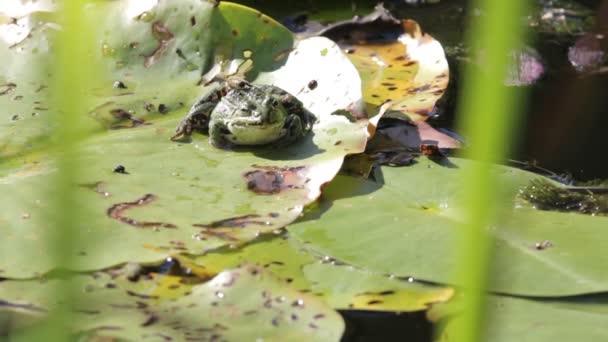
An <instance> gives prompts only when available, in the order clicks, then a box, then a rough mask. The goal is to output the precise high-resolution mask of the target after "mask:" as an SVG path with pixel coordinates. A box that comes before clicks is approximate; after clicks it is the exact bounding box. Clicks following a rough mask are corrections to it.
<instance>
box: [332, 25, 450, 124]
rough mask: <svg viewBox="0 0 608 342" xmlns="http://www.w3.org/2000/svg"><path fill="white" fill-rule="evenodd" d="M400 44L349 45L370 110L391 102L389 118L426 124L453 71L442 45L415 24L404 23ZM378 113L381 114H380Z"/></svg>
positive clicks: (398, 42)
mask: <svg viewBox="0 0 608 342" xmlns="http://www.w3.org/2000/svg"><path fill="white" fill-rule="evenodd" d="M402 25H403V27H404V33H403V34H402V35H401V36H400V37H399V38H398V40H397V41H386V42H383V41H380V42H373V41H371V42H362V43H360V44H354V45H345V46H344V48H345V50H346V51H348V52H349V54H348V56H349V57H350V59H351V60H352V61H353V63H354V64H355V66H356V67H357V69H358V70H359V72H360V73H361V77H362V79H363V93H364V98H365V102H366V104H367V106H368V110H370V111H371V110H373V108H377V107H378V106H380V105H381V104H384V103H386V102H387V101H390V102H391V105H390V110H389V111H388V112H387V113H386V114H385V116H387V117H391V116H392V117H399V113H401V116H403V114H405V115H406V116H407V117H409V118H410V119H411V120H412V121H414V122H419V121H424V120H426V119H427V118H428V116H429V115H430V114H431V111H432V110H433V108H434V106H435V103H436V102H437V100H439V98H441V96H442V95H443V93H444V92H445V89H446V88H447V86H448V81H449V67H448V62H447V60H446V58H445V53H444V51H443V48H442V47H441V44H439V42H437V41H436V40H435V39H433V37H431V36H430V35H428V34H422V33H421V29H420V26H418V24H417V23H416V22H414V21H412V20H406V21H403V24H402ZM376 111H377V110H376Z"/></svg>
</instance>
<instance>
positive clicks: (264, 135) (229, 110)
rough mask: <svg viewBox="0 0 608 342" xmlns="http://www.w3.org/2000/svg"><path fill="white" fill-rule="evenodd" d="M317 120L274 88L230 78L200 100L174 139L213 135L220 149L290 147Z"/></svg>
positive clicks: (290, 96)
mask: <svg viewBox="0 0 608 342" xmlns="http://www.w3.org/2000/svg"><path fill="white" fill-rule="evenodd" d="M315 120H316V118H315V116H314V115H313V114H312V113H310V112H308V111H307V110H306V109H305V108H304V106H303V105H302V102H300V101H299V100H298V99H297V98H296V97H295V96H293V95H291V94H289V93H288V92H286V91H285V90H283V89H281V88H279V87H276V86H273V85H256V84H252V83H250V82H247V81H246V80H244V79H243V78H239V77H229V78H227V79H226V80H224V81H222V82H219V83H215V84H213V88H212V90H211V91H210V92H208V93H207V94H205V95H204V96H202V97H201V98H200V99H198V100H197V101H196V102H195V103H194V105H193V106H192V108H191V109H190V111H189V112H188V114H187V115H186V117H185V118H184V119H183V120H182V121H181V123H180V124H179V125H178V126H177V128H176V130H175V134H174V135H173V136H172V137H171V140H173V141H176V140H178V139H180V138H182V137H188V136H190V135H192V133H193V132H195V131H199V132H202V133H209V141H210V142H211V143H212V144H213V145H214V146H216V147H225V146H227V145H265V144H270V143H273V144H278V145H287V144H290V143H292V142H294V141H296V140H297V139H299V138H301V137H303V136H304V135H306V134H307V133H308V132H310V130H311V129H312V125H313V123H314V121H315Z"/></svg>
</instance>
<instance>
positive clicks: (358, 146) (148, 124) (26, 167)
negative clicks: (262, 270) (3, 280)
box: [0, 0, 368, 278]
mask: <svg viewBox="0 0 608 342" xmlns="http://www.w3.org/2000/svg"><path fill="white" fill-rule="evenodd" d="M133 3H134V2H132V1H131V2H129V1H106V2H98V3H94V4H91V6H90V11H91V13H95V14H103V16H102V17H103V18H102V19H100V21H99V25H98V26H97V29H98V30H99V34H100V35H101V37H100V39H99V40H98V41H99V42H100V46H99V47H98V48H99V49H98V50H96V51H94V52H92V53H97V54H101V55H102V64H103V65H104V68H105V69H104V71H105V73H104V75H103V77H100V78H101V85H102V86H100V88H96V89H93V90H92V91H91V92H90V93H86V92H84V94H83V96H85V95H91V94H93V95H94V97H93V99H92V101H93V102H95V104H94V108H93V109H92V110H91V112H90V113H88V115H89V116H90V117H91V118H92V119H95V120H96V121H97V122H100V123H101V125H97V126H92V127H91V131H90V134H89V137H88V138H87V139H86V140H85V141H84V142H83V146H82V147H81V149H80V151H81V162H82V165H83V168H82V170H81V172H80V174H82V175H83V176H82V178H81V179H75V180H74V187H76V188H77V192H78V193H79V195H80V196H81V198H80V199H81V203H82V208H79V209H78V210H88V214H87V222H83V229H82V232H81V234H80V236H79V238H80V239H82V240H83V241H95V245H97V247H96V248H91V249H89V248H87V247H83V248H82V250H80V251H77V252H75V255H74V258H73V264H72V265H69V266H68V267H69V268H71V269H75V270H95V269H100V268H105V267H109V266H112V265H116V264H119V263H122V262H125V261H136V262H151V261H154V260H159V259H161V258H163V257H164V256H165V255H166V253H167V252H169V253H180V252H183V253H194V254H199V253H204V252H206V251H209V250H212V249H214V248H218V247H220V246H225V245H238V244H241V243H243V242H246V241H249V240H252V239H254V238H256V237H257V236H258V235H259V234H263V233H266V232H271V231H273V230H276V229H278V228H281V227H283V226H285V225H287V224H289V223H291V222H292V221H293V220H295V219H296V218H297V217H298V215H300V213H301V212H302V209H303V207H304V206H305V205H306V204H309V203H311V202H312V201H314V200H315V199H316V198H317V197H318V196H319V195H320V187H321V185H322V184H324V183H326V182H329V181H330V180H331V179H332V178H333V177H334V175H335V174H336V173H337V172H338V170H339V169H340V166H341V164H342V161H343V159H344V156H345V155H347V154H351V153H359V152H362V151H363V150H364V148H365V144H366V141H367V137H368V132H367V125H368V122H367V119H359V120H356V121H354V122H351V121H349V120H348V119H347V118H345V117H343V116H341V115H332V114H333V113H334V112H336V111H340V110H342V111H344V110H353V111H359V110H361V108H362V100H361V97H362V96H361V83H360V79H359V76H358V73H357V70H356V69H355V68H354V66H353V65H352V64H351V63H350V61H349V60H348V58H347V57H346V56H345V55H344V54H343V53H342V52H341V50H340V48H339V47H338V46H336V45H335V44H334V43H333V42H331V41H330V40H328V39H325V38H319V37H316V38H310V39H305V40H301V41H296V40H294V38H293V35H292V34H291V33H290V32H289V31H288V30H286V29H285V28H284V27H282V26H280V25H279V24H278V23H276V22H275V21H273V20H272V19H270V18H268V17H266V16H264V15H262V14H261V13H259V12H257V11H254V10H252V9H249V8H246V7H243V6H240V5H235V4H230V3H224V2H222V4H221V5H220V6H219V7H215V6H214V4H213V3H208V2H202V1H198V0H197V1H195V0H184V1H181V2H179V4H178V3H176V2H173V1H167V0H164V1H159V2H158V4H157V5H156V6H154V7H152V8H150V9H148V10H147V11H145V12H144V13H139V14H137V13H134V12H133V11H132V10H130V8H129V6H130V5H132V4H133ZM176 13H177V14H176ZM49 27H50V28H49V30H52V29H53V26H52V25H51V26H49ZM31 33H32V34H31V37H29V38H26V39H25V40H24V41H23V44H25V45H23V46H24V48H23V50H19V49H17V50H15V49H12V48H7V50H6V51H8V52H6V51H5V52H6V53H7V54H8V55H7V56H8V60H9V61H11V63H18V60H19V58H21V57H24V58H29V57H32V56H33V52H32V51H33V50H32V49H30V48H26V46H28V45H27V44H33V43H34V42H46V43H45V44H47V43H48V41H49V39H48V36H47V33H48V32H47V31H45V30H36V31H32V32H31ZM104 37H105V38H104ZM101 38H103V39H101ZM45 51H46V50H45ZM45 51H41V50H39V51H38V52H37V54H41V55H45V56H46V57H48V55H46V54H45ZM321 51H324V52H325V53H323V54H321ZM47 52H48V51H47ZM32 58H34V57H32ZM37 58H38V57H37ZM243 63H252V66H253V69H252V70H251V71H250V72H249V73H248V74H247V75H248V77H249V78H251V80H252V81H253V82H257V83H273V84H275V85H278V86H280V87H283V88H284V89H286V90H288V91H290V92H292V93H293V94H294V95H296V96H297V97H298V98H299V99H300V100H301V101H302V102H303V103H304V105H305V107H306V108H307V109H308V110H310V111H311V112H313V113H314V114H315V116H316V117H317V118H318V120H317V122H316V123H315V125H314V127H313V132H312V133H311V134H309V135H308V136H306V137H305V138H303V139H301V140H300V141H298V142H296V143H295V144H293V145H291V146H288V147H285V148H281V149H278V148H275V147H272V146H266V147H255V148H239V149H235V150H223V149H218V148H215V147H213V146H211V145H210V144H209V142H208V138H207V136H205V135H202V134H195V135H193V137H192V141H191V142H189V143H175V142H171V141H169V137H170V136H171V135H172V133H173V131H174V128H175V127H176V126H177V124H178V123H179V122H180V120H181V118H183V116H184V115H185V113H186V109H187V107H188V106H189V105H190V104H191V103H193V102H194V101H195V100H196V98H197V97H198V96H200V95H201V94H204V93H205V91H207V89H206V88H205V87H204V86H199V85H197V84H198V83H199V82H201V80H202V74H203V71H206V70H207V69H212V70H216V69H218V68H219V69H220V70H222V71H223V72H233V71H235V68H238V67H239V66H241V65H243ZM193 65H194V66H193ZM20 68H21V69H23V68H25V65H22V66H21V67H20ZM18 71H19V68H17V69H16V70H15V71H14V73H13V77H18V76H19V75H20V74H19V73H18ZM11 79H12V78H11ZM7 80H8V79H7ZM313 80H314V81H315V84H316V85H317V86H316V87H310V86H309V84H311V81H313ZM115 82H121V83H122V86H120V85H119V86H117V87H114V86H113V85H114V83H115ZM32 83H34V82H32ZM25 84H26V85H27V84H29V83H27V82H26V83H25ZM37 86H39V83H34V85H33V87H32V89H33V88H35V87H37ZM124 87H126V89H125V88H124ZM24 88H27V87H25V86H24ZM16 89H22V88H21V87H20V85H18V87H17V88H16ZM16 89H15V93H14V95H18V94H21V93H18V92H17V90H16ZM27 89H29V88H27ZM43 91H47V89H46V88H45V89H43V90H42V91H41V92H43ZM33 94H36V95H33ZM25 95H26V94H24V95H23V96H24V98H23V99H22V100H23V101H25V100H27V99H26V96H25ZM30 95H31V98H30V99H29V100H30V101H32V104H33V103H35V102H37V101H39V100H40V99H44V98H45V96H46V95H45V94H42V93H40V94H38V93H35V92H34V93H32V94H30ZM28 98H29V97H28ZM7 99H8V98H2V97H0V101H5V102H2V103H0V104H2V105H3V107H2V108H3V110H2V114H3V115H2V116H3V117H5V118H6V116H7V114H8V115H9V116H10V113H11V112H10V110H11V108H13V105H12V102H11V101H12V100H10V99H8V100H7ZM161 105H162V106H161ZM161 108H163V109H164V110H161ZM53 110H55V109H53V108H49V111H53ZM37 120H38V121H37ZM9 121H10V120H9ZM91 122H95V121H94V120H91ZM51 131H52V123H50V122H49V121H48V120H47V119H46V118H44V117H43V116H42V115H40V116H35V117H28V120H15V121H11V122H10V124H6V125H3V126H0V136H2V137H3V138H2V142H1V143H0V146H5V148H4V149H3V159H2V162H1V163H0V203H2V205H4V209H5V210H3V211H2V213H1V214H0V222H1V223H2V224H1V225H0V231H1V232H2V234H3V235H4V236H5V237H6V238H5V239H3V241H4V243H0V260H2V261H0V272H1V273H0V274H1V275H2V276H3V277H11V278H23V277H31V276H33V275H36V274H40V273H44V272H47V271H48V270H50V269H53V268H55V267H56V266H57V265H54V264H52V262H51V261H50V260H49V259H48V258H47V257H46V256H47V255H49V254H48V253H49V249H48V247H47V246H46V243H47V240H48V239H47V238H46V237H45V234H46V232H47V231H48V229H47V228H48V226H47V220H46V217H47V216H46V215H52V214H53V213H48V212H46V211H45V208H46V207H47V206H48V203H49V201H52V198H49V197H47V194H48V183H49V179H51V177H52V174H53V173H54V172H57V170H56V168H55V166H54V161H53V159H52V158H51V157H50V156H49V155H47V154H46V153H45V151H44V149H45V148H46V144H45V141H48V139H49V134H50V132H51ZM26 141H28V142H29V143H26ZM2 144H4V145H2ZM118 165H122V166H123V167H124V171H126V172H123V173H116V172H112V171H113V170H114V169H115V168H116V167H117V166H118ZM118 170H119V171H120V168H119V169H118ZM15 194H16V195H15ZM84 245H86V244H84V243H83V246H84ZM23 251H27V253H22V252H23ZM159 252H160V253H159Z"/></svg>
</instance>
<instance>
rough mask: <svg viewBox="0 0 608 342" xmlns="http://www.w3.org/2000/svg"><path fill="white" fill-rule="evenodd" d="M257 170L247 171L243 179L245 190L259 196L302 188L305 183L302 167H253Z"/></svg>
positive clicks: (303, 168)
mask: <svg viewBox="0 0 608 342" xmlns="http://www.w3.org/2000/svg"><path fill="white" fill-rule="evenodd" d="M253 167H255V168H257V169H258V170H254V171H248V172H246V173H245V174H244V175H243V177H244V178H245V179H246V180H247V189H249V190H251V191H253V192H255V193H257V194H261V195H271V194H276V193H279V192H281V191H283V190H285V189H295V188H302V187H303V186H304V184H305V183H306V179H305V177H304V176H303V171H304V170H305V169H306V167H304V166H297V167H283V168H279V167H274V166H255V165H254V166H253Z"/></svg>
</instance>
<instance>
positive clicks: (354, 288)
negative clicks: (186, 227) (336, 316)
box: [186, 236, 453, 312]
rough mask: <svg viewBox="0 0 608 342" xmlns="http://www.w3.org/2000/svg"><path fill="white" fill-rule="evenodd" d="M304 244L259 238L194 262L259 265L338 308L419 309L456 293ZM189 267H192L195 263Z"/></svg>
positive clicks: (216, 266) (215, 267)
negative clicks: (314, 251)
mask: <svg viewBox="0 0 608 342" xmlns="http://www.w3.org/2000/svg"><path fill="white" fill-rule="evenodd" d="M304 247H305V245H304V244H302V243H300V242H298V241H296V240H294V239H291V238H288V237H286V236H285V237H282V238H274V239H268V240H264V241H260V242H256V243H253V244H250V245H247V246H244V247H243V248H240V249H238V250H230V249H226V250H223V251H216V252H212V253H209V254H207V255H204V256H200V257H197V258H196V259H195V260H194V263H195V264H196V265H199V267H200V266H202V267H203V272H209V271H211V272H213V271H217V272H219V271H220V270H222V269H225V268H232V267H235V266H236V265H239V264H242V263H250V264H256V265H259V266H260V267H263V268H266V269H268V270H269V271H270V272H272V273H273V274H276V275H277V276H278V277H279V278H280V279H282V280H283V281H284V282H285V283H286V284H289V285H290V286H292V287H295V288H297V289H299V290H300V291H302V292H310V293H312V294H314V295H315V296H316V297H317V298H319V299H321V300H323V301H324V302H326V303H328V304H329V305H330V306H331V307H333V308H335V309H356V310H384V311H401V312H404V311H419V310H425V309H426V308H427V307H428V306H429V305H430V304H432V303H436V302H444V301H446V300H448V299H450V298H451V296H452V293H453V290H452V289H451V288H446V287H440V286H431V285H424V284H421V283H417V282H412V281H411V280H410V279H408V278H399V277H394V276H391V275H387V274H378V273H375V272H373V271H371V270H365V269H359V268H356V267H353V266H351V265H348V264H344V263H342V262H340V261H339V260H335V259H332V258H330V257H327V256H323V255H315V254H310V253H308V252H307V251H306V249H305V248H304ZM186 260H187V258H186ZM187 266H188V267H191V265H190V264H187ZM196 268H197V267H192V269H196ZM203 275H204V274H203Z"/></svg>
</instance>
